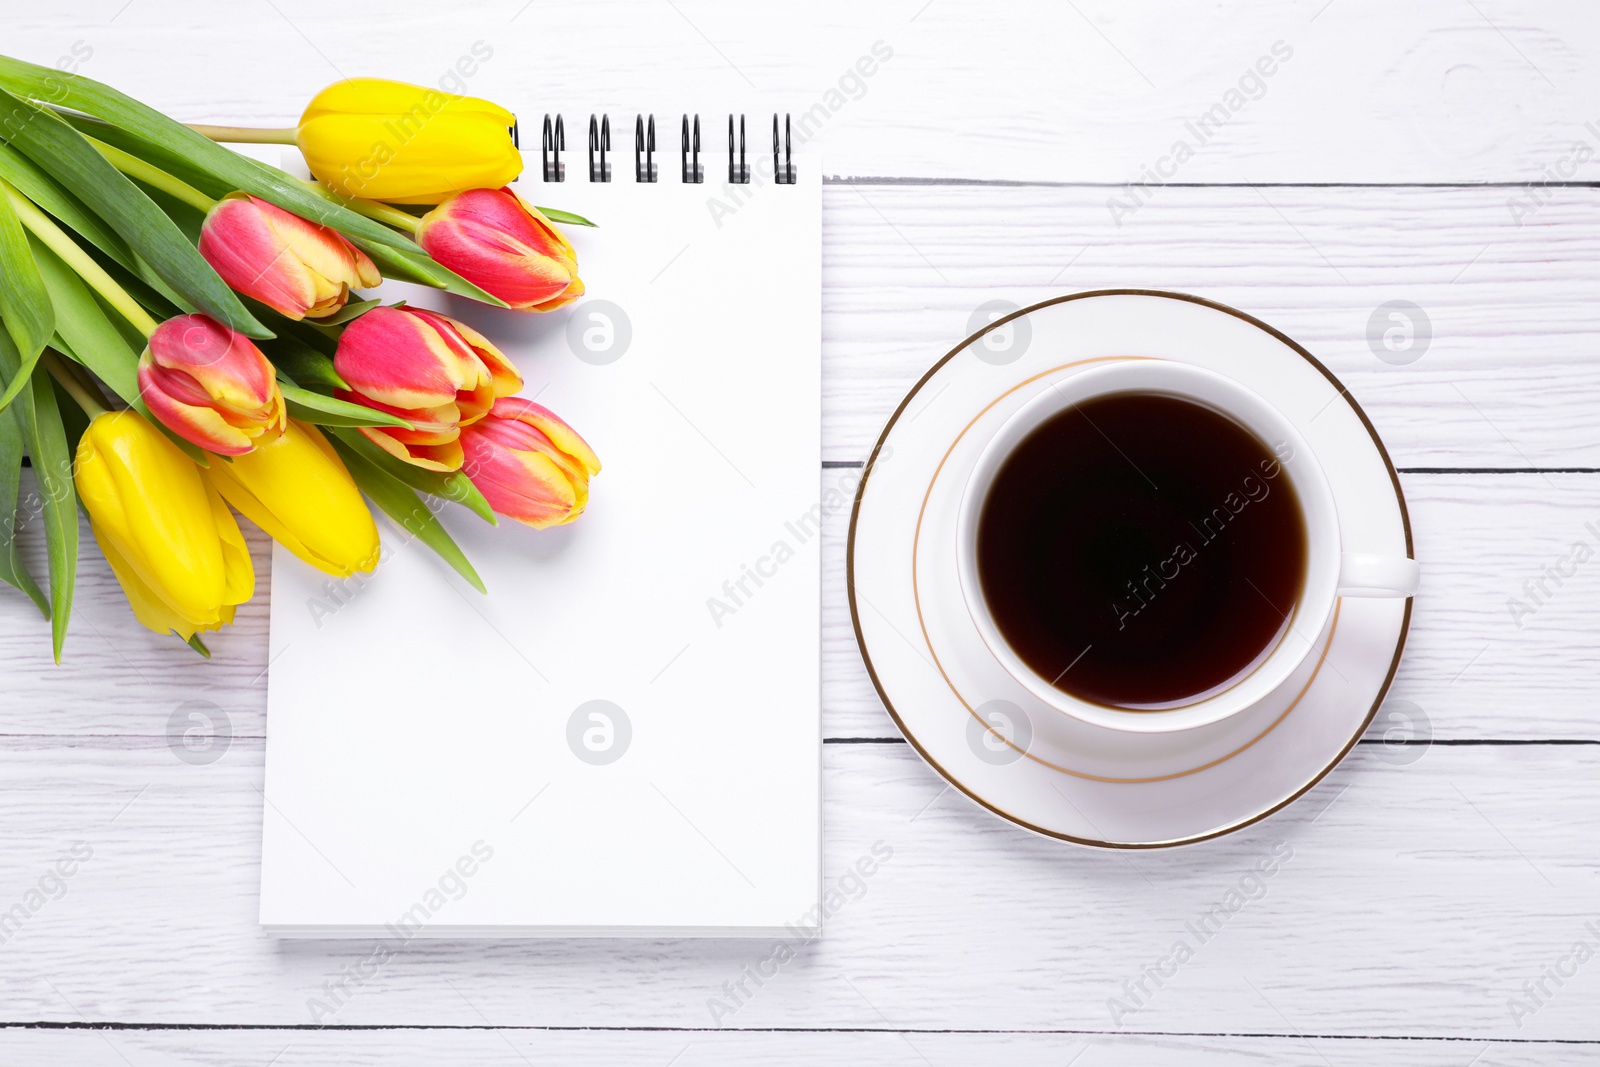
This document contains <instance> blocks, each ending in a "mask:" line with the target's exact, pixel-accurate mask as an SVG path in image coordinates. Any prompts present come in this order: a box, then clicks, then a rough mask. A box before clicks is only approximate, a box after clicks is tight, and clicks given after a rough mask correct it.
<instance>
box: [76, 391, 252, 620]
mask: <svg viewBox="0 0 1600 1067" xmlns="http://www.w3.org/2000/svg"><path fill="white" fill-rule="evenodd" d="M218 465H219V466H220V465H221V464H220V461H219V464H218ZM73 478H74V481H75V482H76V483H77V486H78V495H79V497H81V498H82V500H83V506H84V509H85V510H86V511H88V513H89V528H90V530H92V531H93V532H94V539H95V540H96V541H97V542H98V543H99V545H100V550H101V551H102V552H104V553H105V556H106V560H107V561H108V562H109V563H110V564H111V570H112V572H113V573H115V574H116V576H117V581H118V582H120V583H121V584H122V591H123V592H124V593H126V594H127V597H128V603H129V604H130V605H131V606H132V607H133V614H134V615H135V617H137V618H138V620H139V621H140V622H142V623H143V624H144V625H146V626H148V627H149V628H150V629H152V630H154V631H155V632H156V633H162V634H164V633H167V632H168V631H172V632H175V633H177V635H178V636H179V637H181V638H183V639H184V640H185V641H187V640H188V639H189V638H191V637H193V636H194V634H195V632H196V631H198V630H216V629H219V628H221V627H222V626H224V625H226V624H228V623H230V622H232V621H233V612H234V607H235V605H238V604H242V603H244V602H245V601H246V600H249V599H250V596H251V594H252V593H254V592H255V569H254V568H253V567H252V566H251V564H250V552H249V549H247V548H246V547H245V543H244V538H243V537H242V536H241V535H240V533H239V526H238V524H237V523H236V522H234V521H233V514H232V513H231V512H230V511H228V505H226V504H225V503H223V501H222V497H220V496H218V495H217V491H216V490H215V489H213V488H211V487H210V486H208V485H207V484H206V483H205V481H204V480H203V479H202V478H201V477H200V468H199V467H197V466H195V464H194V462H193V461H192V460H190V459H189V457H187V456H185V455H184V454H183V453H182V452H180V451H178V448H177V446H176V445H174V444H173V443H172V442H171V441H169V440H167V439H166V438H165V437H164V436H162V434H161V431H160V430H157V429H156V428H155V427H154V426H152V425H151V424H150V423H149V422H148V421H146V419H145V417H144V416H143V415H140V414H139V413H138V412H136V411H127V410H124V411H109V412H104V413H102V414H100V415H97V416H95V419H94V421H93V422H91V423H90V424H89V428H88V429H87V430H85V431H84V434H83V437H82V439H81V440H80V441H79V442H78V453H77V460H76V463H75V466H74V472H73Z"/></svg>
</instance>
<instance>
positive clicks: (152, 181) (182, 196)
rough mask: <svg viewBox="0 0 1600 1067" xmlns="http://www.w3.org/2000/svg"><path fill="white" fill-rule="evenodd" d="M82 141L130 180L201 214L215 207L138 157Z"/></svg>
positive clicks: (180, 182) (202, 196) (195, 191)
mask: <svg viewBox="0 0 1600 1067" xmlns="http://www.w3.org/2000/svg"><path fill="white" fill-rule="evenodd" d="M84 140H86V141H88V142H89V143H90V144H92V145H94V147H95V150H96V151H97V152H99V153H100V154H101V155H102V156H105V157H106V160H107V161H108V162H109V163H110V164H111V165H112V166H113V167H116V168H117V169H118V170H120V171H121V172H122V173H124V174H126V175H127V176H128V177H130V178H137V179H138V180H139V181H142V182H144V183H145V184H146V185H148V186H150V187H151V188H152V189H160V190H161V191H162V192H163V193H166V194H167V195H168V196H171V197H173V198H174V199H176V200H181V201H183V202H184V203H185V204H188V205H189V206H190V207H192V208H194V209H196V210H197V211H200V212H201V213H204V212H207V211H210V210H211V209H212V208H213V207H215V206H216V203H217V202H216V201H215V200H214V199H212V198H211V197H209V196H207V195H206V194H205V193H202V192H201V191H200V190H198V189H196V188H195V187H194V186H192V185H190V184H189V183H188V182H186V181H183V180H182V179H179V178H174V177H173V176H172V175H170V174H168V173H167V172H166V171H164V170H162V169H161V168H160V167H157V166H154V165H153V164H150V163H146V162H145V161H144V160H142V159H140V158H139V157H138V156H133V155H129V154H128V153H126V152H124V151H123V150H122V149H120V148H115V147H113V146H111V145H108V144H106V143H105V142H104V141H97V140H95V139H94V138H93V137H90V136H88V135H87V134H85V135H84Z"/></svg>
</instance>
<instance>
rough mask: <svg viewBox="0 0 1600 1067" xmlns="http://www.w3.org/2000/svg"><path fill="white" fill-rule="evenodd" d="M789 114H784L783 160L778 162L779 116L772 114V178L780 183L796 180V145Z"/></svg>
mask: <svg viewBox="0 0 1600 1067" xmlns="http://www.w3.org/2000/svg"><path fill="white" fill-rule="evenodd" d="M789 133H790V131H789V115H788V113H787V112H785V113H784V116H783V162H782V163H779V162H778V116H777V113H776V112H774V113H773V116H772V180H773V181H775V182H777V183H778V184H779V185H793V184H794V180H795V170H794V146H793V144H792V142H791V140H790V136H789Z"/></svg>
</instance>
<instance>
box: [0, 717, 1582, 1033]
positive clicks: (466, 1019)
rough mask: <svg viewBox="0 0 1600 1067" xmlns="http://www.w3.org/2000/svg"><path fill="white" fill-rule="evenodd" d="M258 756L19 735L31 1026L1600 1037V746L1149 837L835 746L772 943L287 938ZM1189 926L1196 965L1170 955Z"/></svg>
mask: <svg viewBox="0 0 1600 1067" xmlns="http://www.w3.org/2000/svg"><path fill="white" fill-rule="evenodd" d="M261 755H262V749H261V746H260V744H259V742H256V741H235V742H234V743H233V744H232V745H231V747H229V748H228V750H227V751H226V753H225V754H224V755H223V757H222V758H221V759H218V760H217V761H215V762H212V763H209V764H203V765H201V764H193V763H188V762H184V761H182V760H179V759H177V758H175V757H174V755H173V754H172V753H171V752H169V751H168V749H167V747H166V745H165V744H164V743H163V742H162V741H160V740H156V739H151V740H144V739H130V740H127V741H124V742H122V743H120V744H117V745H115V746H114V747H113V744H112V743H111V742H101V743H98V744H96V745H95V746H92V747H89V746H84V745H82V744H80V743H79V742H78V741H77V740H76V739H47V738H36V739H27V738H8V739H5V740H4V743H3V744H0V783H3V784H4V788H3V789H0V822H3V824H4V825H5V826H6V828H7V831H6V833H5V835H4V836H3V838H0V870H4V871H6V872H7V874H6V878H5V886H4V888H3V893H4V896H3V897H0V915H10V916H11V919H10V926H9V928H8V929H7V930H6V942H5V944H4V946H3V947H4V950H5V956H6V967H5V968H4V969H3V971H0V1001H3V1002H4V1003H5V1004H6V1005H7V1007H6V1015H7V1017H8V1018H10V1019H20V1020H52V1021H60V1022H69V1021H81V1020H85V1019H87V1020H90V1021H115V1022H123V1023H147V1022H159V1023H164V1024H185V1023H210V1022H216V1021H226V1022H229V1023H234V1024H238V1025H255V1024H273V1025H295V1024H310V1023H324V1024H335V1025H392V1024H396V1023H404V1024H407V1025H467V1026H478V1025H502V1026H514V1025H532V1026H595V1025H599V1026H606V1025H613V1024H616V1023H617V1022H618V1021H619V1020H626V1021H627V1023H628V1025H634V1026H671V1027H693V1028H700V1029H719V1030H722V1029H761V1028H771V1027H802V1028H846V1029H858V1028H880V1027H883V1028H890V1029H900V1028H905V1029H910V1030H917V1029H947V1028H953V1029H958V1030H1000V1031H1009V1030H1086V1031H1096V1032H1099V1031H1106V1032H1128V1033H1140V1032H1161V1033H1172V1032H1187V1033H1205V1034H1213V1033H1233V1034H1285V1033H1315V1034H1329V1035H1366V1036H1401V1035H1412V1036H1419V1037H1449V1036H1454V1037H1469V1038H1475V1039H1480V1040H1481V1039H1488V1038H1510V1039H1557V1038H1560V1039H1582V1040H1589V1041H1595V1040H1600V1028H1597V1025H1596V1019H1595V1016H1594V1013H1593V1011H1592V1006H1593V1002H1594V996H1595V994H1596V991H1597V990H1600V984H1597V983H1600V964H1593V963H1589V964H1587V965H1582V966H1579V967H1578V968H1577V973H1576V975H1575V976H1569V977H1567V978H1565V979H1564V983H1565V984H1564V986H1563V987H1562V988H1559V989H1558V988H1556V987H1555V986H1553V985H1550V986H1549V992H1550V995H1549V996H1547V997H1544V998H1542V999H1543V1000H1544V1003H1542V1004H1539V1005H1536V1006H1534V1007H1535V1010H1534V1011H1533V1012H1532V1013H1531V1014H1528V1015H1526V1017H1524V1018H1521V1019H1520V1020H1519V1019H1514V1018H1513V1017H1512V1014H1511V1012H1510V1008H1509V1007H1508V1001H1509V1000H1510V998H1512V997H1514V996H1517V997H1521V996H1525V994H1524V993H1523V991H1522V988H1523V982H1524V981H1532V980H1537V979H1539V977H1540V976H1541V974H1542V973H1543V972H1544V970H1545V969H1546V968H1551V967H1556V966H1567V964H1562V963H1561V962H1560V961H1562V960H1563V959H1564V958H1566V956H1567V954H1568V953H1569V952H1570V951H1571V950H1572V946H1573V945H1574V943H1575V942H1576V941H1578V940H1580V939H1587V940H1589V941H1597V940H1600V934H1597V933H1595V932H1594V931H1593V930H1591V929H1589V928H1588V927H1586V925H1585V924H1595V925H1600V923H1597V919H1600V917H1597V915H1596V912H1595V906H1594V894H1593V882H1594V879H1595V877H1596V874H1597V872H1600V861H1597V858H1596V854H1595V850H1594V848H1593V847H1592V844H1591V842H1590V840H1589V837H1588V835H1586V834H1582V833H1574V832H1573V831H1572V827H1574V826H1590V825H1594V823H1595V822H1596V820H1597V819H1600V748H1596V747H1591V746H1580V747H1571V746H1527V747H1512V748H1504V747H1435V748H1433V749H1432V750H1430V751H1428V752H1427V753H1426V754H1425V755H1424V756H1423V758H1421V759H1419V760H1417V761H1416V762H1414V763H1411V764H1409V765H1405V766H1399V765H1395V764H1392V763H1390V762H1387V761H1385V760H1384V759H1382V758H1381V755H1380V754H1379V753H1377V752H1375V751H1374V750H1373V749H1371V748H1366V747H1364V748H1362V749H1360V750H1358V752H1357V753H1356V755H1355V756H1353V757H1352V759H1351V760H1350V761H1349V762H1348V763H1347V764H1345V765H1344V766H1342V767H1341V768H1340V769H1338V770H1337V771H1335V772H1334V774H1333V775H1332V776H1331V777H1330V778H1329V780H1328V781H1327V782H1326V783H1324V784H1323V785H1322V786H1319V787H1318V789H1317V790H1315V791H1314V792H1313V793H1312V794H1311V795H1310V796H1308V797H1307V798H1305V800H1304V801H1303V802H1301V803H1299V804H1296V805H1293V806H1291V807H1290V808H1289V809H1287V810H1286V811H1284V812H1282V813H1280V814H1279V815H1277V816H1274V817H1273V818H1271V819H1269V820H1267V821H1266V822H1265V823H1263V824H1260V825H1258V826H1256V827H1253V828H1251V829H1249V830H1246V831H1244V832H1241V833H1239V834H1237V835H1233V836H1230V837H1227V838H1223V839H1220V840H1218V841H1215V842H1211V843H1208V844H1207V845H1205V846H1201V847H1197V848H1191V849H1187V850H1181V851H1178V852H1170V853H1158V854H1139V855H1128V854H1124V853H1095V852H1088V851H1084V850H1080V849H1076V848H1071V847H1067V846H1063V845H1062V844H1060V843H1058V842H1052V841H1048V840H1044V839H1041V838H1035V837H1033V836H1031V835H1028V834H1027V833H1025V832H1023V831H1021V830H1018V829H1016V828H1014V827H1012V826H1010V825H1009V824H1006V823H1003V822H1001V821H999V820H997V819H995V818H994V817H993V816H991V815H989V814H988V813H986V812H983V811H981V810H979V809H978V808H976V807H975V806H974V805H973V804H971V803H970V802H968V801H966V800H965V799H963V798H962V797H960V796H959V794H955V793H953V792H951V791H948V790H945V789H944V787H943V785H942V783H941V782H940V780H939V779H937V778H936V777H935V775H934V774H933V773H932V771H930V770H929V769H928V768H927V767H926V766H925V765H924V764H923V763H922V762H921V761H920V760H919V759H918V758H917V757H916V755H915V754H914V753H913V752H912V751H911V750H910V749H909V748H908V746H905V745H901V744H890V745H829V746H827V747H826V749H825V760H824V766H825V780H824V795H825V797H826V801H825V809H824V820H825V823H826V825H827V827H828V834H827V837H826V844H825V863H824V886H825V888H826V890H828V891H830V892H825V898H824V899H825V900H828V901H831V903H830V904H829V907H830V912H829V914H828V917H827V918H826V920H825V936H824V938H823V940H822V941H820V942H817V943H814V944H811V945H804V944H801V945H796V946H793V947H792V948H791V950H790V951H792V952H793V958H792V959H787V958H784V959H779V960H778V961H777V962H776V963H774V964H770V965H769V964H767V963H764V962H763V961H766V960H768V959H771V958H773V957H774V952H775V951H776V949H775V945H774V944H772V943H767V942H750V941H710V942H707V941H700V942H695V941H620V942H618V941H590V942H582V941H554V942H540V943H521V942H460V943H454V942H441V943H428V944H421V943H419V942H412V943H410V944H406V945H402V944H399V943H398V942H397V943H396V944H395V945H394V946H393V948H392V949H391V950H390V953H389V955H387V956H384V957H381V958H375V957H374V953H375V951H376V946H375V944H374V943H373V942H371V941H357V942H309V943H295V944H281V943H275V942H272V941H270V940H268V939H267V938H265V937H264V936H263V935H262V934H261V933H260V931H259V929H258V928H257V926H256V924H255V909H256V894H257V870H258V860H259V855H260V838H259V831H258V827H259V826H260V819H261V808H262V801H261V794H260V792H259V789H260V785H261V776H262V767H261ZM1552 805H1559V812H1560V816H1559V818H1554V817H1552V815H1551V807H1552ZM74 847H77V848H78V849H79V857H80V862H78V863H77V864H76V866H75V867H74V868H73V869H72V871H71V872H70V874H69V875H67V876H64V877H60V878H55V879H50V878H47V876H48V875H49V874H50V872H51V871H52V870H53V869H54V865H55V864H56V862H57V861H58V860H59V859H60V858H61V857H63V856H65V855H68V854H69V852H70V850H71V849H73V848H74ZM875 847H876V850H877V851H876V853H874V848H875ZM86 852H87V853H88V854H87V855H86V856H85V855H84V854H85V853H86ZM864 856H865V857H875V859H874V863H875V866H873V865H868V866H867V867H864V868H858V863H859V862H860V861H861V858H862V857H864ZM1273 859H1275V860H1276V863H1275V864H1272V865H1269V866H1272V867H1273V868H1274V869H1273V870H1272V872H1271V873H1267V874H1262V873H1260V872H1261V870H1262V868H1261V865H1262V864H1263V863H1265V862H1266V861H1268V860H1273ZM333 860H334V862H336V863H337V857H333ZM858 870H865V871H866V873H865V874H864V875H863V874H859V873H856V872H857V871H858ZM552 874H553V876H559V872H552ZM640 876H641V878H647V877H648V873H647V872H640ZM424 888H426V887H419V892H420V891H421V890H422V889H424ZM35 889H38V890H40V891H41V894H42V899H35V898H30V897H29V896H28V894H29V893H30V891H32V890H35ZM467 891H469V892H470V887H469V888H468V890H467ZM1230 892H1233V893H1237V894H1239V896H1238V897H1229V895H1228V894H1229V893H1230ZM52 898H53V899H52ZM13 904H16V905H18V906H19V907H21V908H23V909H24V913H23V914H21V915H18V914H17V913H16V911H15V909H13V908H12V905H13ZM1214 906H1220V907H1222V908H1223V909H1224V913H1223V914H1222V917H1221V918H1220V919H1219V918H1216V917H1215V914H1216V913H1213V912H1211V910H1210V909H1212V908H1213V907H1214ZM1229 909H1231V910H1229ZM1208 914H1212V915H1213V918H1212V920H1210V922H1211V923H1212V925H1211V926H1209V927H1207V928H1206V930H1205V931H1202V930H1201V928H1199V927H1197V926H1195V925H1194V924H1197V923H1199V922H1201V921H1202V918H1203V917H1204V916H1206V915H1208ZM1180 940H1181V941H1184V942H1186V943H1188V944H1190V945H1191V948H1190V953H1191V958H1190V959H1188V960H1187V961H1185V962H1182V963H1181V964H1180V965H1176V966H1175V967H1174V966H1172V965H1170V961H1169V963H1162V962H1160V961H1162V960H1165V959H1167V958H1168V957H1169V956H1171V955H1172V954H1173V953H1174V952H1175V945H1176V944H1177V943H1178V942H1179V941H1180ZM779 955H780V956H781V955H782V953H779ZM1569 963H1570V961H1569ZM747 967H749V968H751V969H752V971H755V969H757V968H762V969H766V970H768V972H769V975H768V977H766V978H764V979H763V981H762V984H761V985H760V986H756V985H755V984H754V981H753V980H752V979H750V978H748V977H746V976H745V968H747ZM1153 967H1160V968H1163V969H1167V970H1168V972H1169V973H1168V976H1167V977H1166V978H1165V979H1164V980H1163V981H1162V983H1161V984H1160V985H1159V987H1157V986H1156V985H1155V984H1153V979H1150V978H1148V977H1146V971H1147V970H1148V969H1150V968H1153ZM352 976H354V977H352ZM1441 976H1449V977H1448V980H1442V979H1441ZM741 981H743V982H744V983H745V984H744V989H743V991H742V992H741V991H739V990H738V989H737V987H736V986H735V983H738V982H741ZM1140 981H1144V982H1145V984H1146V990H1147V992H1146V993H1144V994H1138V993H1134V992H1129V989H1130V987H1131V986H1132V985H1133V984H1136V983H1138V982H1140ZM1125 982H1127V983H1130V986H1125V985H1124V983H1125ZM330 983H332V984H330ZM1118 1004H1122V1005H1124V1006H1131V1007H1133V1008H1135V1009H1136V1010H1133V1011H1131V1012H1130V1011H1128V1010H1126V1007H1124V1009H1122V1010H1121V1012H1120V1014H1119V1013H1118V1007H1117V1005H1118ZM1519 1021H1520V1023H1521V1026H1520V1027H1519V1026H1518V1022H1519ZM1471 1054H1472V1053H1471V1052H1468V1053H1467V1055H1466V1056H1464V1057H1462V1059H1463V1060H1464V1059H1467V1058H1470V1056H1471Z"/></svg>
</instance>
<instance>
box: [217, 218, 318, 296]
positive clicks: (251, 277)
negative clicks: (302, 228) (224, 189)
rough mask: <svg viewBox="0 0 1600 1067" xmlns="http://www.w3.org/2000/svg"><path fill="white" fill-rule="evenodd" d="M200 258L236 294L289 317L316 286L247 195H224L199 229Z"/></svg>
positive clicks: (313, 293) (313, 292) (314, 291)
mask: <svg viewBox="0 0 1600 1067" xmlns="http://www.w3.org/2000/svg"><path fill="white" fill-rule="evenodd" d="M200 255H201V256H202V257H204V258H205V261H206V262H207V263H209V264H211V266H212V269H214V270H215V271H216V272H217V273H218V274H220V275H222V280H223V281H225V282H227V283H228V286H229V287H230V288H232V289H233V290H234V291H236V292H240V293H243V294H244V295H245V296H249V297H253V298H255V299H256V300H259V301H261V302H262V303H263V304H266V305H267V306H268V307H270V308H272V309H273V310H274V311H277V312H279V313H281V314H283V315H286V316H288V317H289V318H291V319H302V318H304V317H305V313H306V310H307V309H308V308H310V307H311V306H312V304H314V303H315V302H316V282H315V281H314V280H313V278H312V277H311V273H310V272H309V271H308V270H306V268H305V265H304V264H303V263H302V262H300V260H299V258H298V257H297V256H295V255H294V254H293V253H292V252H291V251H290V250H289V248H288V246H287V245H285V244H284V242H283V241H282V239H281V238H280V237H279V236H278V235H277V234H276V233H274V232H273V230H272V228H271V227H270V226H268V225H267V221H266V218H265V217H264V215H263V213H262V212H261V211H260V210H259V209H258V208H257V207H256V205H255V203H254V202H253V201H252V199H251V198H250V197H248V196H228V197H224V198H223V199H222V200H219V201H218V202H217V205H216V206H215V207H213V208H212V209H211V211H210V212H209V213H208V214H207V215H206V221H205V223H204V224H203V225H202V226H201V227H200Z"/></svg>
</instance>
